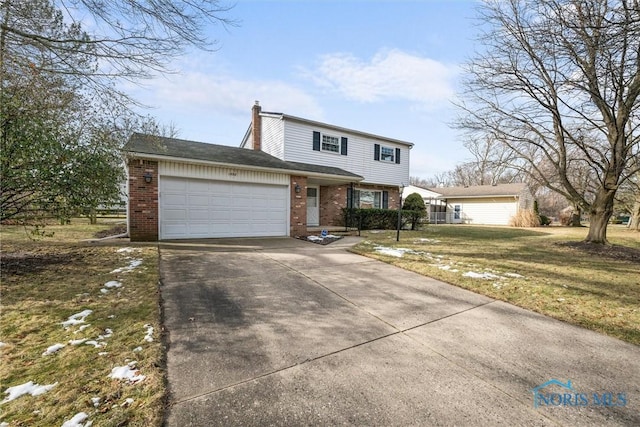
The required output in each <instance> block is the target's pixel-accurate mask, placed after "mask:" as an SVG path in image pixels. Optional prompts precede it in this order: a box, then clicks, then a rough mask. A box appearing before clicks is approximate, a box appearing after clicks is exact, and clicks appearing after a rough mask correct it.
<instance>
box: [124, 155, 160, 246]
mask: <svg viewBox="0 0 640 427" xmlns="http://www.w3.org/2000/svg"><path fill="white" fill-rule="evenodd" d="M147 172H149V173H151V175H152V181H151V182H150V183H146V182H145V180H144V174H145V173H147ZM129 237H130V238H131V241H132V242H149V241H156V240H158V162H155V161H151V160H140V159H131V160H129Z"/></svg>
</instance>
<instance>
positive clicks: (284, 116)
mask: <svg viewBox="0 0 640 427" xmlns="http://www.w3.org/2000/svg"><path fill="white" fill-rule="evenodd" d="M260 115H261V116H265V117H279V118H281V119H284V120H292V121H296V122H301V123H306V124H310V125H314V126H321V127H325V128H329V129H334V130H336V131H339V132H349V133H353V134H356V135H360V136H364V137H365V138H371V139H378V140H381V141H388V142H394V143H396V144H402V145H406V146H408V147H409V148H412V147H413V145H414V144H413V143H412V142H407V141H402V140H399V139H394V138H387V137H386V136H380V135H375V134H372V133H367V132H361V131H359V130H354V129H348V128H345V127H341V126H336V125H331V124H328V123H322V122H317V121H315V120H309V119H303V118H302V117H296V116H291V115H289V114H284V113H272V112H266V111H263V112H261V113H260ZM250 128H251V126H249V129H250Z"/></svg>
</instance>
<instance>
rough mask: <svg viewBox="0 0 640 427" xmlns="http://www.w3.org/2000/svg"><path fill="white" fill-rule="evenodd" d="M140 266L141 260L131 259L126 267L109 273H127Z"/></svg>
mask: <svg viewBox="0 0 640 427" xmlns="http://www.w3.org/2000/svg"><path fill="white" fill-rule="evenodd" d="M141 264H142V260H141V259H132V260H131V261H129V265H127V266H126V267H120V268H116V269H115V270H113V271H111V273H129V272H130V271H133V270H135V269H136V268H138V267H140V265H141Z"/></svg>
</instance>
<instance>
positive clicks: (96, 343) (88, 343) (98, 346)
mask: <svg viewBox="0 0 640 427" xmlns="http://www.w3.org/2000/svg"><path fill="white" fill-rule="evenodd" d="M84 343H85V344H86V345H92V346H94V347H95V348H101V347H104V346H106V345H107V343H106V342H98V341H95V340H89V341H85V342H84Z"/></svg>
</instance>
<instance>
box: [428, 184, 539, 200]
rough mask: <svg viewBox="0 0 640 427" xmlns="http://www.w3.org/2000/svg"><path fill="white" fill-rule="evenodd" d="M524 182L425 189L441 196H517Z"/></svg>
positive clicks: (522, 188) (522, 189) (523, 187)
mask: <svg viewBox="0 0 640 427" xmlns="http://www.w3.org/2000/svg"><path fill="white" fill-rule="evenodd" d="M526 186H527V185H526V184H522V183H515V184H497V185H470V186H468V187H436V188H428V189H427V190H429V191H433V192H435V193H439V194H442V196H443V197H449V198H451V197H469V198H474V197H491V196H493V197H509V196H519V195H520V194H521V193H522V192H523V191H524V189H525V188H526Z"/></svg>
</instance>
